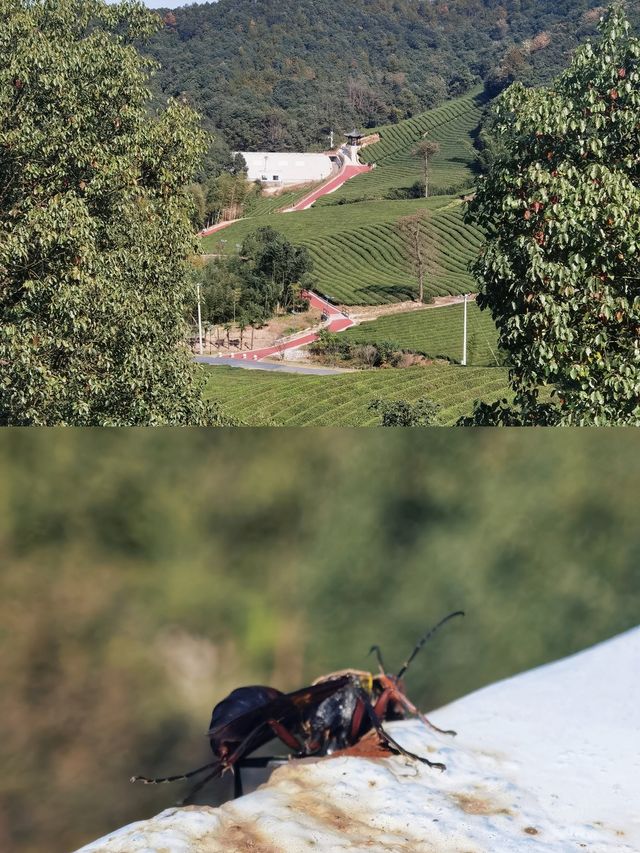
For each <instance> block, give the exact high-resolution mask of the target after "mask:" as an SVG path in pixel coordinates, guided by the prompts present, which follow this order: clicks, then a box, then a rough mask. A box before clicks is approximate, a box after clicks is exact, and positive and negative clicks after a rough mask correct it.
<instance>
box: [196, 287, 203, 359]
mask: <svg viewBox="0 0 640 853" xmlns="http://www.w3.org/2000/svg"><path fill="white" fill-rule="evenodd" d="M196 290H197V292H198V340H199V344H200V346H199V349H200V355H202V354H203V352H204V350H203V348H202V311H201V310H200V282H198V283H197V285H196Z"/></svg>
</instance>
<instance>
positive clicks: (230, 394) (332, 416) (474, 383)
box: [205, 365, 511, 426]
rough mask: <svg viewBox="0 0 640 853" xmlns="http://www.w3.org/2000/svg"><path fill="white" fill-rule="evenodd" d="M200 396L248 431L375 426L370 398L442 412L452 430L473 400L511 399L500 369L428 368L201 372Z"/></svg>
mask: <svg viewBox="0 0 640 853" xmlns="http://www.w3.org/2000/svg"><path fill="white" fill-rule="evenodd" d="M206 369H207V371H208V374H209V378H208V382H207V387H206V391H205V396H206V397H207V398H209V399H215V400H217V401H218V402H219V403H220V404H221V406H222V407H223V408H224V410H225V411H226V412H227V413H228V414H230V415H234V416H235V417H237V418H239V419H240V420H241V421H242V422H243V423H245V424H247V425H248V426H260V425H264V424H269V423H272V424H277V425H282V426H374V425H375V424H377V423H378V416H377V415H376V413H375V412H370V411H369V410H368V406H369V403H370V402H371V400H373V399H375V398H381V399H385V400H399V399H403V400H409V401H414V400H417V399H418V398H420V397H428V398H429V399H430V400H433V401H434V402H436V403H438V404H439V405H440V406H441V410H440V423H441V424H442V425H443V426H452V425H454V424H455V423H456V421H457V420H458V418H459V417H461V416H463V415H467V414H470V413H471V411H472V409H473V403H474V400H477V399H482V400H485V401H487V402H490V401H493V400H497V399H499V398H501V397H510V395H511V393H510V389H509V385H508V383H507V371H506V370H504V369H503V368H497V367H496V368H482V367H456V366H453V365H431V366H429V367H410V368H406V369H404V370H399V369H398V370H395V369H389V370H363V371H357V372H354V373H343V374H339V375H335V376H308V375H300V374H294V373H268V372H266V371H259V370H244V369H242V368H237V367H211V368H206Z"/></svg>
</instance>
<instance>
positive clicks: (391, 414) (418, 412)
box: [369, 397, 440, 427]
mask: <svg viewBox="0 0 640 853" xmlns="http://www.w3.org/2000/svg"><path fill="white" fill-rule="evenodd" d="M369 408H370V409H372V410H373V411H374V412H378V413H379V414H380V426H385V427H396V426H400V427H413V426H431V425H433V424H436V423H437V422H438V410H439V408H440V407H439V406H438V404H437V403H433V402H432V401H431V400H427V398H426V397H420V399H418V400H416V401H415V402H414V403H410V402H408V401H407V400H372V401H371V403H370V404H369Z"/></svg>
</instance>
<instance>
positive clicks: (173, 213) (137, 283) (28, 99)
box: [0, 0, 210, 425]
mask: <svg viewBox="0 0 640 853" xmlns="http://www.w3.org/2000/svg"><path fill="white" fill-rule="evenodd" d="M0 15H1V18H2V24H3V25H2V30H1V32H0V56H1V57H2V63H1V65H0V234H1V238H0V365H2V368H1V371H0V423H3V424H23V425H28V424H77V425H114V424H165V423H171V424H186V423H205V422H209V416H210V415H209V412H208V410H207V409H206V408H205V405H204V404H203V402H202V400H201V386H200V382H199V378H198V374H197V373H196V368H195V367H194V366H193V365H192V361H191V357H190V355H189V354H188V352H187V351H186V348H185V346H184V343H183V342H184V339H185V333H186V325H185V318H186V316H187V309H188V305H189V301H190V300H191V294H190V263H189V256H190V255H192V254H193V253H194V252H195V251H196V244H195V242H194V238H193V237H192V231H191V224H190V213H191V210H192V203H191V201H190V197H189V194H188V192H187V190H186V189H185V188H186V186H187V185H188V183H189V181H190V180H191V178H192V174H193V171H194V168H195V165H196V164H197V162H198V159H199V157H200V156H201V154H202V152H203V150H204V134H203V133H202V132H201V130H200V129H199V126H198V120H197V116H196V114H195V113H194V112H193V111H192V110H191V109H189V108H188V107H187V106H185V105H184V104H182V103H179V102H176V101H171V102H169V104H168V105H167V107H166V108H165V109H164V110H162V111H160V112H159V113H158V114H156V115H150V113H149V110H148V103H149V92H148V90H147V81H148V78H149V75H150V73H151V71H152V69H153V63H151V62H150V61H149V60H148V59H146V58H144V57H142V56H141V55H140V54H139V53H138V52H137V50H136V49H135V47H134V46H133V41H134V40H139V39H142V38H144V37H146V36H148V35H149V34H150V33H151V32H152V31H153V30H154V29H155V28H156V24H157V22H158V21H159V19H158V18H157V17H156V16H155V15H152V14H151V13H149V12H148V11H147V10H146V9H145V8H144V6H143V5H142V3H139V2H134V1H133V0H127V2H124V3H122V4H120V5H116V6H108V5H106V4H104V3H102V2H99V0H0Z"/></svg>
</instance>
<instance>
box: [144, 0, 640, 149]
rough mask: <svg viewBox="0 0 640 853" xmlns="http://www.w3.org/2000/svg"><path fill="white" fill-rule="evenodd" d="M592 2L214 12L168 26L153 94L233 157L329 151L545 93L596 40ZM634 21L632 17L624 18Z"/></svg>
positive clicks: (400, 3) (294, 3) (476, 1)
mask: <svg viewBox="0 0 640 853" xmlns="http://www.w3.org/2000/svg"><path fill="white" fill-rule="evenodd" d="M596 3H597V0H554V2H551V0H535V2H531V0H526V2H525V0H501V2H500V3H496V2H494V0H349V2H348V3H333V2H331V0H260V2H259V3H256V2H255V0H218V2H217V3H206V4H197V5H196V4H192V5H185V7H184V8H180V9H176V10H174V11H173V12H170V13H168V14H167V15H166V16H165V18H164V27H163V29H162V30H161V31H160V32H159V33H158V35H157V36H156V37H155V38H154V39H153V41H152V43H151V46H150V50H151V52H152V54H153V55H154V56H155V57H156V58H157V59H158V60H159V61H160V62H161V64H162V66H163V67H162V69H161V70H160V73H159V75H158V77H157V85H156V90H157V92H158V94H159V95H162V96H163V97H166V95H167V94H173V95H178V94H181V93H183V92H186V93H188V95H189V97H191V98H192V99H193V102H194V104H195V105H196V107H197V109H198V110H199V111H201V112H202V113H203V115H204V116H205V117H206V119H207V121H208V122H209V123H210V126H211V128H212V129H216V130H217V131H219V133H217V134H216V136H217V137H218V140H220V137H223V138H224V140H225V142H226V143H227V144H228V146H230V147H231V148H235V149H237V150H247V149H249V150H250V149H253V150H260V149H263V148H266V149H267V150H271V149H273V148H277V149H278V150H294V151H295V150H300V149H304V148H308V147H315V148H318V149H320V148H322V147H326V144H327V134H328V133H329V131H330V130H331V129H332V128H333V130H335V131H336V132H344V131H348V130H349V129H350V128H351V127H353V126H354V124H355V125H358V126H366V127H372V126H374V125H381V124H386V123H388V122H394V121H398V120H401V119H404V118H409V117H410V116H412V115H415V114H416V113H418V112H420V111H422V110H425V109H429V108H430V107H433V106H436V105H437V104H439V103H442V102H443V101H445V100H446V99H447V98H450V97H455V96H457V95H460V94H463V93H464V92H465V91H467V90H468V89H469V88H470V87H471V86H472V85H474V84H475V83H477V82H478V81H479V80H483V81H485V82H486V84H487V86H488V88H490V90H491V93H492V94H495V93H496V92H497V91H499V90H500V89H501V88H503V87H504V86H505V85H508V83H510V82H511V81H513V80H514V79H519V80H524V81H525V82H527V83H530V82H535V83H546V82H548V81H549V80H550V79H552V77H553V76H554V74H557V73H558V72H559V71H560V70H561V69H562V68H563V67H564V66H565V65H566V62H567V58H568V56H569V54H570V51H571V50H572V49H573V48H575V47H576V46H577V45H578V44H579V43H580V42H581V41H582V40H583V39H584V38H585V36H586V35H589V34H592V33H593V32H594V23H595V22H597V20H598V13H597V11H596V12H595V13H594V9H593V7H594V6H596ZM632 12H633V14H634V15H637V10H635V9H633V10H632Z"/></svg>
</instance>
